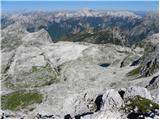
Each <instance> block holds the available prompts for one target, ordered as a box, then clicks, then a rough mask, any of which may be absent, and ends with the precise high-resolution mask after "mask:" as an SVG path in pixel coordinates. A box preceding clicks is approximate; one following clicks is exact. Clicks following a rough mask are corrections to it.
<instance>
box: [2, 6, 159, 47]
mask: <svg viewBox="0 0 160 120" xmlns="http://www.w3.org/2000/svg"><path fill="white" fill-rule="evenodd" d="M1 23H2V29H4V28H6V27H8V26H9V25H12V24H18V25H20V26H23V27H24V28H25V29H26V30H27V31H28V32H36V31H39V30H40V29H42V28H44V29H45V30H47V31H48V33H49V34H50V36H51V38H52V40H53V41H54V42H55V41H59V40H61V37H64V36H67V35H70V34H71V36H72V35H73V34H77V33H79V32H80V33H81V32H86V34H90V33H92V32H93V33H97V32H101V31H106V30H107V31H108V30H109V31H110V32H109V33H111V34H109V33H108V34H109V35H108V36H109V37H110V36H111V35H112V34H113V33H115V32H116V33H117V32H118V33H120V36H121V37H123V39H121V37H120V38H119V39H120V40H122V41H125V42H124V43H125V45H128V44H134V43H136V42H139V41H141V40H143V39H144V38H146V37H148V36H150V35H152V34H154V33H158V32H159V29H158V26H159V22H158V12H150V13H147V14H146V15H145V16H140V15H137V14H136V12H132V11H100V10H90V9H82V10H79V11H58V12H43V11H32V12H27V11H23V12H15V13H12V12H11V13H3V12H2V18H1ZM84 42H86V41H84ZM87 42H88V41H87ZM89 42H90V41H89ZM99 43H102V42H101V41H100V42H99Z"/></svg>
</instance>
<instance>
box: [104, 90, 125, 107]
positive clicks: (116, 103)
mask: <svg viewBox="0 0 160 120" xmlns="http://www.w3.org/2000/svg"><path fill="white" fill-rule="evenodd" d="M102 100H103V104H102V110H114V109H120V108H121V107H122V105H123V104H124V102H123V100H122V98H121V96H120V94H119V93H118V91H116V90H114V89H110V90H107V91H106V92H105V93H104V94H103V97H102Z"/></svg>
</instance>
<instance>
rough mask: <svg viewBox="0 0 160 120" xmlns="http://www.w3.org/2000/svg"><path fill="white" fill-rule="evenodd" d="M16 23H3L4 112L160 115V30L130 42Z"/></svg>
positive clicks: (72, 115) (24, 115)
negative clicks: (68, 36)
mask: <svg viewBox="0 0 160 120" xmlns="http://www.w3.org/2000/svg"><path fill="white" fill-rule="evenodd" d="M84 14H87V15H88V16H90V14H88V13H85V12H84ZM95 14H96V13H95ZM118 15H119V14H118ZM131 15H132V14H131ZM62 16H64V15H62ZM91 16H92V14H91ZM136 18H137V17H136ZM138 19H139V18H138ZM14 25H15V24H14ZM14 25H10V26H8V27H6V28H4V29H2V46H3V47H2V50H1V52H2V66H1V71H2V75H1V90H2V91H1V94H2V96H1V98H2V110H1V117H2V118H86V119H88V118H92V119H93V118H96V119H101V118H103V119H107V118H159V105H158V104H159V100H158V98H159V96H158V89H159V84H158V81H159V75H158V67H159V59H158V56H159V53H158V43H159V42H158V34H154V35H152V36H150V37H148V38H147V39H145V40H144V41H143V43H142V44H143V46H142V45H141V44H137V45H135V46H134V47H132V48H130V47H124V46H121V45H115V44H111V43H107V44H92V43H88V41H87V42H84V41H79V42H69V41H60V42H56V43H54V42H52V39H51V37H50V35H49V34H48V32H47V31H46V30H45V29H41V30H39V31H37V32H32V33H30V32H28V31H26V29H25V28H24V26H19V27H18V28H20V30H19V29H18V28H17V25H16V27H15V26H14ZM12 38H14V39H12ZM88 39H91V38H88Z"/></svg>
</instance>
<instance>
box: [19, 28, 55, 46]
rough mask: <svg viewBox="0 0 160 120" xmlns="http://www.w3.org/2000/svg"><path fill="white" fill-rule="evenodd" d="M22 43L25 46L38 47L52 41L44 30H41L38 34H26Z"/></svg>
mask: <svg viewBox="0 0 160 120" xmlns="http://www.w3.org/2000/svg"><path fill="white" fill-rule="evenodd" d="M22 42H23V44H24V45H25V46H40V45H45V44H49V43H52V39H51V38H50V36H49V34H48V32H47V31H46V30H44V29H41V30H40V31H38V32H34V33H29V34H27V35H26V36H25V37H24V38H23V39H22Z"/></svg>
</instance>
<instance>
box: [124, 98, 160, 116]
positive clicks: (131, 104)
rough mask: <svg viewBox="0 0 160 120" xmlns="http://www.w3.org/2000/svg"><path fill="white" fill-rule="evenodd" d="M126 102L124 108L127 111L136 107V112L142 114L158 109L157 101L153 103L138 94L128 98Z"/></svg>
mask: <svg viewBox="0 0 160 120" xmlns="http://www.w3.org/2000/svg"><path fill="white" fill-rule="evenodd" d="M126 103H128V104H126V106H125V108H126V109H127V110H128V111H131V110H134V109H135V108H137V111H136V112H138V113H142V114H143V113H146V112H149V111H151V110H155V109H159V105H158V104H157V103H154V102H152V101H151V100H149V99H146V98H144V97H141V96H139V95H137V96H135V97H134V98H129V99H128V100H127V102H126Z"/></svg>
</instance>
